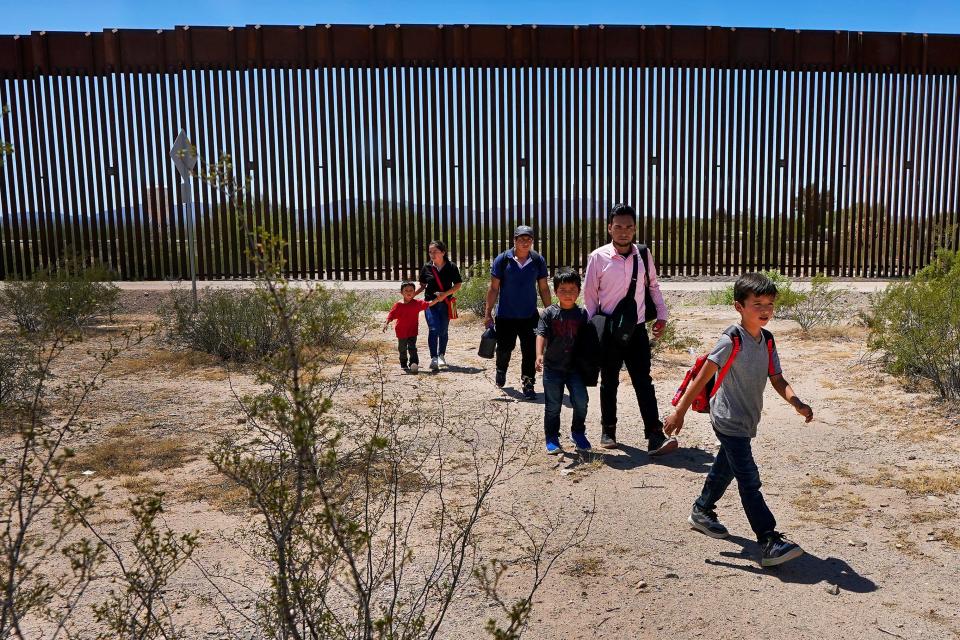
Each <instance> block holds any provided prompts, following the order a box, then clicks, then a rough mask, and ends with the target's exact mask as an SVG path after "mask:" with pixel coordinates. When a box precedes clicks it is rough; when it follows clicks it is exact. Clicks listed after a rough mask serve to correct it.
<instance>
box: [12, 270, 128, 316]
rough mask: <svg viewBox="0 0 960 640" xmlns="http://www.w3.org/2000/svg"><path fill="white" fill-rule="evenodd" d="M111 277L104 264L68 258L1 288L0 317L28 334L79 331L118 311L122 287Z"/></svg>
mask: <svg viewBox="0 0 960 640" xmlns="http://www.w3.org/2000/svg"><path fill="white" fill-rule="evenodd" d="M110 278H111V274H110V272H109V271H108V270H107V269H105V268H103V267H100V266H97V265H93V266H88V265H85V264H84V262H83V260H82V259H75V258H72V259H68V260H65V261H63V262H61V263H59V264H58V265H57V266H55V267H53V268H50V269H44V270H41V271H38V272H36V273H34V274H33V276H32V277H31V278H30V279H29V280H15V281H10V282H7V283H6V285H5V286H4V287H3V288H2V289H0V317H2V318H4V319H5V320H8V321H10V322H13V323H14V324H16V325H17V327H18V328H19V329H20V330H21V331H24V332H27V333H42V332H50V331H53V330H57V329H65V330H69V331H79V330H80V329H82V328H83V327H84V326H85V325H88V324H90V323H91V322H92V321H93V320H96V319H98V318H102V317H104V316H112V315H113V314H114V313H115V312H116V311H117V309H118V303H117V297H118V296H119V294H120V290H119V289H118V288H117V286H116V285H114V284H112V283H110V282H108V280H110Z"/></svg>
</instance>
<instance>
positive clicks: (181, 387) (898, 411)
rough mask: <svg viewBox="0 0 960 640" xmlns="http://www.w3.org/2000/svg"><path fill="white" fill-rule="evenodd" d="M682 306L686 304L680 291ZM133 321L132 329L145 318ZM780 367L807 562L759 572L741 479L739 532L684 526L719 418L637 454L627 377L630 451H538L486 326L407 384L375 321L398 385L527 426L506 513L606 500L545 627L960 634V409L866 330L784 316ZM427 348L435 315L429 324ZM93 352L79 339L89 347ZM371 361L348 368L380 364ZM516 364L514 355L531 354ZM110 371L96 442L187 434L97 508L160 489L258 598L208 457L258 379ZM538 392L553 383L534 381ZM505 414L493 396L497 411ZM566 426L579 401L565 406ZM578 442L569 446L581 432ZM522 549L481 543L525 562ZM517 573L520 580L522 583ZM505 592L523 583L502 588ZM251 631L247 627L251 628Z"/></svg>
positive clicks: (459, 411) (655, 634)
mask: <svg viewBox="0 0 960 640" xmlns="http://www.w3.org/2000/svg"><path fill="white" fill-rule="evenodd" d="M682 300H683V301H685V302H682ZM670 301H671V303H672V304H673V307H672V308H673V313H674V317H675V318H677V322H678V326H679V330H680V332H681V333H682V334H684V335H690V336H694V337H696V338H697V339H699V340H700V343H701V347H702V348H706V347H708V346H709V345H711V344H712V340H713V339H714V338H715V336H717V335H718V334H719V333H720V331H721V330H722V329H723V328H724V327H725V326H727V325H728V324H729V323H730V322H731V321H732V319H733V316H732V310H728V309H726V308H717V307H706V306H695V305H694V306H690V305H691V304H692V300H691V299H687V298H681V297H679V296H675V297H673V298H671V300H670ZM150 318H151V316H149V315H146V316H136V315H131V316H127V317H126V318H124V319H123V320H124V321H134V320H137V319H141V320H143V319H150ZM771 329H772V330H773V332H774V334H775V335H776V336H777V344H778V347H779V349H780V354H781V360H782V362H783V367H784V373H785V375H786V377H787V378H788V380H790V381H791V383H792V384H793V385H794V388H795V389H796V390H797V392H798V393H799V394H800V396H801V397H802V398H804V399H805V400H806V401H807V402H809V403H810V404H811V405H812V406H813V408H814V410H815V412H816V416H817V417H816V420H815V421H814V422H813V423H811V424H810V425H804V424H803V422H802V420H801V419H800V418H799V417H798V416H797V415H796V414H795V413H794V412H793V410H792V408H790V407H789V406H787V405H786V404H785V403H783V402H782V400H780V398H779V397H778V396H776V394H775V392H773V390H772V389H769V388H768V391H767V396H766V398H765V408H764V413H763V418H762V421H761V425H760V429H759V437H758V438H757V439H756V441H755V445H754V450H755V455H756V458H757V461H758V464H759V466H760V470H761V476H762V478H763V481H764V494H765V495H766V497H767V499H768V501H769V503H770V505H771V507H772V509H773V511H774V513H775V514H776V515H777V518H778V521H779V526H780V528H781V529H782V530H784V531H785V532H786V533H787V534H788V535H789V536H790V537H791V538H792V539H794V540H796V541H797V542H798V543H800V544H801V545H802V546H803V547H804V549H805V550H806V552H807V554H806V555H805V556H803V557H802V558H800V559H798V560H796V561H794V562H792V563H790V564H789V565H786V566H784V567H781V568H779V569H776V570H761V569H760V568H759V567H758V565H757V564H756V562H755V561H754V557H755V556H756V554H757V547H756V543H755V542H754V541H753V540H752V536H751V532H750V529H749V526H748V524H747V522H746V519H745V517H744V515H743V512H742V510H741V508H740V505H739V500H738V496H737V493H736V489H735V485H733V486H731V490H730V491H729V492H728V493H727V495H726V496H725V497H724V499H723V501H721V503H720V505H719V508H718V511H719V512H720V515H721V517H722V518H723V520H724V522H725V523H726V524H727V525H728V526H729V528H730V530H731V533H732V536H731V538H730V539H728V540H723V541H717V540H713V539H710V538H707V537H706V536H703V535H700V534H698V533H696V532H694V531H691V530H690V529H689V528H688V526H687V525H686V516H687V513H688V511H689V508H690V504H691V503H692V501H693V499H694V498H695V497H696V495H697V493H698V491H699V489H700V487H701V484H702V482H703V477H704V474H705V472H706V471H707V469H708V468H709V465H710V463H711V462H712V459H713V455H714V453H715V452H716V449H717V444H716V442H715V441H714V438H713V437H712V433H711V432H710V429H709V424H708V421H707V418H706V416H702V415H693V416H691V417H689V418H688V421H687V425H686V427H685V429H684V432H683V434H682V437H681V447H682V448H681V449H680V451H679V452H678V453H676V454H675V455H672V456H670V457H667V458H663V459H661V460H659V461H654V460H652V459H650V458H649V457H648V456H647V455H646V454H645V453H644V451H643V447H644V445H645V441H644V440H643V439H642V427H641V426H640V418H639V411H638V409H637V406H636V402H635V400H634V399H633V398H632V394H631V393H630V386H629V381H628V379H627V378H626V373H625V372H624V373H623V376H624V383H623V385H622V387H621V393H620V398H621V399H620V424H621V425H622V426H621V428H620V430H619V432H618V435H619V436H620V439H621V441H622V443H623V444H624V446H623V447H622V448H621V450H619V451H615V452H612V453H609V454H600V453H596V454H593V455H588V456H586V457H584V458H580V457H577V456H574V455H573V454H572V453H570V454H568V455H565V456H564V457H562V458H560V459H559V460H558V459H557V458H553V457H548V456H546V455H543V454H541V453H540V451H541V448H542V442H541V439H542V426H541V425H542V419H543V413H542V412H543V406H542V393H540V395H539V397H538V402H536V403H532V402H523V401H519V400H518V398H519V393H518V386H519V385H518V383H519V380H518V378H519V373H518V370H519V366H518V365H519V362H518V361H517V362H516V364H515V365H514V366H513V367H512V368H511V373H510V381H509V382H508V387H510V385H513V387H512V388H508V389H506V390H505V391H501V390H500V389H497V387H496V386H495V385H494V383H493V369H492V362H491V361H488V360H483V359H480V358H479V357H477V356H476V344H477V340H478V338H479V334H480V331H481V327H480V325H479V324H478V323H477V322H475V321H470V320H461V321H457V322H455V323H454V325H453V329H452V332H451V339H450V348H449V353H448V356H449V358H448V359H449V361H450V364H451V365H453V367H452V368H451V370H450V371H446V372H442V373H440V374H429V373H425V374H421V375H419V376H409V375H402V374H401V372H400V371H399V367H398V366H395V365H393V360H394V343H393V340H392V336H382V335H381V334H379V333H376V334H375V335H374V334H371V339H372V340H373V341H374V342H376V343H378V344H380V345H381V346H382V349H383V353H384V354H385V355H386V358H387V362H388V363H389V364H390V366H391V367H393V368H391V369H389V375H388V388H389V389H390V390H391V391H401V392H403V393H405V394H409V395H410V396H411V397H413V396H414V395H420V396H422V397H426V398H431V397H436V396H438V395H440V396H442V397H444V398H446V399H448V401H449V402H448V405H449V410H450V411H451V413H452V414H453V415H454V416H457V415H464V416H469V415H471V414H475V412H477V411H478V410H480V411H484V410H486V409H484V407H490V408H495V409H498V410H499V409H503V408H507V409H508V410H509V412H510V414H511V428H512V429H513V430H514V433H515V434H518V435H517V437H519V434H520V433H522V432H523V431H524V428H526V427H528V428H529V431H528V435H527V440H526V443H525V444H526V446H528V447H529V450H530V452H531V454H532V455H531V457H530V459H529V461H528V462H527V463H526V464H525V466H523V468H522V469H520V470H519V471H518V472H517V475H516V476H514V477H513V479H512V480H511V481H510V483H509V484H508V485H505V486H503V487H502V488H501V489H500V490H499V491H498V492H497V494H496V495H495V502H494V504H493V505H492V506H493V507H495V508H498V509H504V510H506V509H513V510H519V511H522V512H525V513H528V514H530V518H531V521H535V520H536V519H537V518H539V517H542V516H544V515H549V514H553V513H557V512H558V511H561V510H562V511H564V512H565V513H570V514H574V515H575V514H577V513H582V511H583V510H584V509H589V508H590V507H591V506H592V505H593V504H594V500H595V504H596V511H595V516H594V520H593V523H592V528H591V531H590V535H589V539H588V540H587V542H586V544H585V545H584V546H583V547H582V548H581V549H579V550H576V551H574V552H573V553H571V554H570V555H568V556H566V557H564V559H563V560H562V561H561V562H560V563H559V564H558V565H557V566H556V567H555V569H554V572H553V573H552V574H551V575H550V577H549V578H548V580H547V581H546V583H545V585H544V587H543V589H542V590H541V591H540V593H539V594H538V596H537V598H536V603H535V608H534V613H533V618H532V620H531V624H530V628H529V630H528V632H527V634H526V636H525V637H529V638H578V637H597V638H648V637H649V638H663V637H669V638H736V637H742V638H769V639H771V640H774V639H779V638H783V639H794V638H842V639H844V640H852V639H855V638H897V637H900V638H924V639H935V638H954V637H960V590H958V589H957V588H956V582H957V576H958V573H960V516H958V507H960V475H958V472H957V469H958V468H960V465H958V463H960V417H958V415H957V413H956V412H955V411H954V412H952V413H951V411H950V409H949V407H946V406H943V405H941V404H940V403H938V402H936V401H935V400H934V399H933V397H932V396H931V395H929V394H928V393H924V392H917V391H910V390H907V389H905V388H904V387H903V386H902V385H901V383H899V382H898V381H896V380H893V379H891V378H888V377H887V376H884V375H882V374H879V373H877V372H876V371H875V370H873V369H871V368H869V367H866V366H864V365H862V364H861V356H862V352H863V339H864V336H863V333H862V330H859V329H856V328H852V327H847V328H844V329H840V330H836V331H833V332H831V333H829V334H826V335H821V336H819V337H817V338H815V339H804V338H802V337H801V336H800V335H799V334H798V332H797V329H796V325H795V324H794V323H791V322H787V321H779V320H778V321H774V322H773V323H772V326H771ZM420 347H421V353H422V354H426V352H427V349H426V327H425V326H422V328H421V338H420ZM83 348H85V347H78V351H77V358H78V359H79V358H81V357H82V356H81V353H82V351H83ZM370 358H371V356H369V352H366V353H365V354H358V355H357V356H356V357H355V358H354V365H353V372H354V373H355V374H358V375H359V374H362V373H363V372H364V371H365V370H367V369H368V368H369V366H370ZM515 358H517V359H518V358H519V350H518V351H517V352H516V354H515ZM688 363H689V356H688V355H687V354H685V353H667V354H666V355H664V356H662V357H660V358H658V359H657V360H656V361H655V363H654V374H653V375H654V380H655V382H656V384H657V388H658V396H659V399H660V406H661V411H662V412H665V411H666V410H667V408H668V403H669V399H670V397H672V395H673V391H674V388H675V386H676V384H677V383H678V382H679V380H680V378H681V377H682V374H683V371H684V370H685V368H686V367H687V366H688ZM113 377H114V379H113V381H112V382H111V383H109V384H108V385H107V386H106V387H105V388H104V389H103V390H102V391H101V392H99V393H98V394H96V397H94V398H92V400H91V402H92V404H91V407H96V411H95V412H94V413H92V414H91V415H90V416H89V417H90V418H91V420H92V421H93V424H94V432H93V433H92V434H91V436H90V442H91V443H94V442H97V441H98V440H102V439H103V438H104V437H105V435H106V434H107V433H108V432H110V430H111V429H117V428H126V429H127V433H136V434H138V435H142V436H146V437H148V438H150V439H152V440H155V441H161V440H165V439H171V438H173V439H176V438H179V439H181V445H182V446H183V447H184V449H183V451H182V452H181V455H180V456H179V458H178V460H177V464H176V465H175V466H172V467H170V468H166V469H154V470H150V471H146V472H143V473H140V474H138V475H135V476H130V475H127V476H122V475H119V476H116V477H113V478H109V479H104V478H103V477H102V476H103V474H101V477H100V480H101V481H102V482H104V483H105V484H106V486H107V487H108V489H109V496H110V498H111V500H113V503H114V504H115V505H116V507H117V509H116V510H113V511H111V512H108V513H107V514H105V515H104V516H103V520H102V521H103V523H104V524H105V526H110V523H111V522H113V523H114V525H115V526H119V524H118V523H119V522H121V515H120V511H119V507H120V506H121V505H122V503H123V502H124V501H125V500H126V499H127V498H128V497H129V496H131V495H133V494H134V493H135V492H137V491H140V490H143V489H144V488H160V489H163V490H166V491H167V492H168V497H169V499H170V503H169V513H168V523H169V524H170V525H171V526H172V527H174V528H182V529H184V530H188V529H191V528H200V529H201V530H202V531H203V532H204V546H203V547H202V549H201V552H200V555H199V557H200V559H201V560H202V562H203V563H204V565H205V566H207V567H217V566H218V565H219V568H218V571H220V572H222V573H223V574H224V575H226V576H229V577H231V578H235V579H236V580H237V583H238V584H237V585H236V586H235V588H234V589H233V591H232V595H234V596H235V597H237V598H238V599H239V600H241V601H243V602H246V603H247V604H246V605H245V606H249V604H250V602H252V595H251V593H250V591H249V590H248V589H249V588H254V589H255V588H257V587H258V586H261V585H262V582H260V581H259V580H258V579H255V578H252V577H251V576H255V575H256V573H255V572H254V571H253V564H252V560H251V559H250V558H249V557H248V556H246V555H244V554H243V553H240V552H238V548H240V546H241V545H242V538H241V537H239V536H240V532H241V531H242V530H243V528H244V526H245V525H246V524H247V522H248V516H247V512H246V511H245V509H244V506H243V501H242V497H241V496H239V495H238V494H236V492H234V491H233V490H232V489H231V488H230V487H229V486H228V485H227V484H225V483H224V482H223V480H222V478H218V477H217V476H216V475H215V474H214V473H213V471H212V468H211V466H210V464H209V463H208V462H207V461H206V460H205V459H204V457H203V454H204V451H205V450H206V448H207V447H209V445H210V444H211V443H213V442H214V441H215V440H216V439H217V438H220V437H229V436H231V435H232V434H236V433H238V432H240V431H242V430H243V428H244V427H243V425H242V423H240V422H239V419H241V414H240V411H239V409H238V407H237V404H236V402H235V400H234V398H233V391H231V384H232V385H233V386H234V388H235V389H236V391H237V392H243V390H244V389H252V388H253V387H252V381H251V380H250V379H249V377H248V376H246V375H244V374H242V373H241V374H234V375H233V376H232V377H231V378H230V380H228V379H226V377H225V375H224V374H223V373H222V370H221V369H220V368H219V367H217V366H216V365H215V364H213V363H211V362H209V361H208V360H206V359H204V358H193V359H192V360H189V359H188V361H186V362H185V361H184V359H183V357H182V356H172V355H170V354H169V352H167V351H165V350H164V349H163V348H162V347H158V346H157V345H156V344H153V343H151V344H150V345H146V346H144V347H141V348H139V349H138V350H137V351H136V352H134V353H132V354H130V355H129V356H128V357H125V359H124V361H122V362H121V363H119V364H118V366H117V368H116V370H115V371H114V372H113ZM537 390H538V392H539V391H541V389H540V387H539V385H538V387H537ZM491 410H492V409H491ZM562 419H563V424H564V425H565V428H566V425H568V424H569V419H570V413H569V409H565V410H564V413H563V417H562ZM588 436H589V437H591V439H593V440H594V441H596V440H598V439H599V397H598V389H596V388H593V389H591V390H590V408H589V414H588ZM564 444H565V447H566V448H567V449H568V450H572V447H571V446H570V442H569V440H565V443H564ZM517 543H518V542H517V540H516V539H515V538H511V537H510V536H505V537H503V538H501V539H499V540H497V541H496V543H495V544H494V543H491V544H490V545H488V546H487V547H485V548H484V550H485V552H488V553H490V554H495V555H497V556H498V557H500V558H501V559H504V560H509V559H510V558H516V557H518V556H519V552H518V551H517V547H516V544H517ZM524 571H525V568H524V567H523V566H515V567H511V569H510V571H509V572H508V575H507V577H506V583H505V584H506V585H507V587H508V589H513V588H515V589H517V592H516V593H515V594H513V595H517V596H518V595H519V594H520V592H519V588H520V587H521V586H522V584H523V581H524V580H525V578H526V575H525V573H524ZM204 584H205V583H204V580H203V578H202V576H200V575H199V574H198V573H197V572H196V571H191V570H188V571H187V572H185V574H184V575H183V576H182V577H181V585H180V587H181V588H182V589H183V590H184V595H183V596H182V603H183V605H184V607H185V614H184V615H185V616H186V619H192V620H193V621H194V623H193V624H192V626H191V634H192V637H197V638H210V637H218V636H219V635H222V629H219V628H218V625H217V622H216V619H215V616H212V615H210V614H209V609H208V608H205V607H208V603H209V595H210V594H209V589H207V588H205V586H204ZM476 594H477V590H476V589H475V588H474V587H471V588H470V589H468V590H467V592H466V593H465V594H464V597H462V598H460V599H459V600H458V601H457V602H456V603H455V607H454V610H453V611H452V612H451V614H450V615H449V617H448V623H447V625H446V627H445V632H444V634H443V637H447V638H464V639H466V638H478V637H482V635H483V633H482V627H483V622H484V621H485V620H486V618H487V617H489V616H490V615H491V614H492V613H493V612H494V610H493V609H491V608H489V607H488V606H487V603H486V602H485V601H484V600H483V599H482V598H479V597H474V596H475V595H476ZM508 595H510V594H508ZM245 634H248V632H247V631H244V632H243V633H242V634H241V636H240V637H252V636H249V635H245Z"/></svg>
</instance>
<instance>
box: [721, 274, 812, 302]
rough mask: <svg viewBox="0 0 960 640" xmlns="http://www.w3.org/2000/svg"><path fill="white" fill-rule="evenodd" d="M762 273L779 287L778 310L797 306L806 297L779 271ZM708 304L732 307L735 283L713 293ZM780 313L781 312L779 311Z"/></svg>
mask: <svg viewBox="0 0 960 640" xmlns="http://www.w3.org/2000/svg"><path fill="white" fill-rule="evenodd" d="M761 273H762V274H763V275H765V276H767V277H768V278H770V279H771V280H773V283H774V284H775V285H777V309H778V310H781V311H782V310H785V309H787V308H789V307H792V306H793V305H795V304H797V303H798V302H800V301H801V300H803V298H804V297H805V296H804V294H803V293H801V292H799V291H794V289H793V282H791V280H790V279H789V278H788V277H787V276H785V275H783V274H782V273H780V272H779V271H777V270H776V269H774V270H772V271H761ZM707 304H712V305H732V304H733V283H731V284H730V285H729V286H727V287H725V288H723V289H718V290H717V291H711V292H710V297H709V298H708V299H707ZM778 312H779V311H778Z"/></svg>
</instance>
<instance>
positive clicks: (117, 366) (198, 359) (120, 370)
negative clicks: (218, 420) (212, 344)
mask: <svg viewBox="0 0 960 640" xmlns="http://www.w3.org/2000/svg"><path fill="white" fill-rule="evenodd" d="M113 370H114V371H115V372H116V373H117V374H118V375H120V376H125V375H134V374H139V373H143V372H152V371H164V372H166V373H170V374H173V375H175V376H191V377H194V378H200V379H202V380H213V381H216V380H226V379H227V378H229V377H230V374H229V373H228V372H227V371H226V370H225V369H224V368H223V366H221V364H220V361H219V360H218V359H217V357H216V356H212V355H210V354H208V353H203V352H202V351H194V350H192V349H174V350H171V349H151V350H149V351H147V352H146V353H143V354H140V355H138V356H136V357H129V358H123V359H118V360H117V361H116V363H114V365H113Z"/></svg>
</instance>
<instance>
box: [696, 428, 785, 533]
mask: <svg viewBox="0 0 960 640" xmlns="http://www.w3.org/2000/svg"><path fill="white" fill-rule="evenodd" d="M714 433H715V434H717V439H719V440H720V451H718V452H717V459H716V460H714V461H713V466H712V467H710V473H708V474H707V479H706V481H705V482H704V483H703V492H702V493H701V494H700V497H699V498H697V501H696V505H697V506H698V507H700V508H701V509H707V510H713V509H714V508H715V507H716V506H717V501H718V500H719V499H720V498H721V497H722V496H723V493H724V491H726V490H727V487H728V486H730V482H731V481H732V480H733V479H734V478H736V479H737V488H738V489H739V490H740V502H741V503H742V504H743V510H744V512H745V513H746V514H747V520H749V521H750V527H751V528H752V529H753V532H754V533H755V534H756V535H757V539H758V540H760V539H763V538H764V537H766V535H767V534H769V533H771V532H772V531H773V530H774V529H776V527H777V520H776V518H774V517H773V514H772V513H771V512H770V509H769V508H768V507H767V503H766V502H765V501H764V499H763V494H762V493H760V485H761V483H760V470H759V469H757V463H756V462H754V461H753V451H752V450H751V448H750V438H743V437H737V436H728V435H724V434H722V433H720V432H718V431H714Z"/></svg>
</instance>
